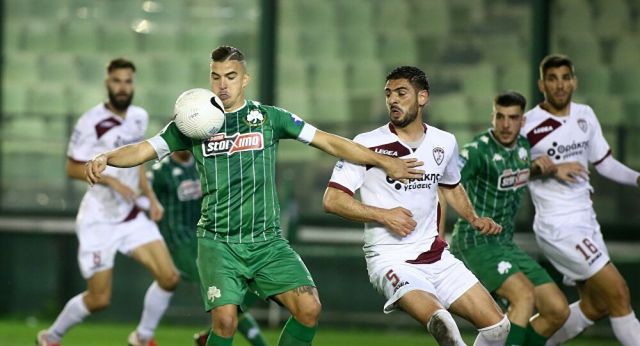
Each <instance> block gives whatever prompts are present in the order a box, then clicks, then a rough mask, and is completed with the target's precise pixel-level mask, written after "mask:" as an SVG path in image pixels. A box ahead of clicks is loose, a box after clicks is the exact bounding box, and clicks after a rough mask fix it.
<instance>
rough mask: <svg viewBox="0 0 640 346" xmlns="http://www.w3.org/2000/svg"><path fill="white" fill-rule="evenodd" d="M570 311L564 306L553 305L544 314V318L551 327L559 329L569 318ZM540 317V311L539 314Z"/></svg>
mask: <svg viewBox="0 0 640 346" xmlns="http://www.w3.org/2000/svg"><path fill="white" fill-rule="evenodd" d="M570 313H571V310H570V309H569V306H568V305H567V304H566V303H565V304H558V305H553V306H552V307H551V308H550V309H549V310H548V311H546V312H545V313H544V316H545V318H546V319H547V320H548V321H549V324H551V325H552V326H553V327H556V328H560V327H562V325H563V324H564V322H565V321H566V320H567V318H569V314H570ZM540 314H541V315H542V311H541V312H540Z"/></svg>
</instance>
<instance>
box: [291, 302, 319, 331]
mask: <svg viewBox="0 0 640 346" xmlns="http://www.w3.org/2000/svg"><path fill="white" fill-rule="evenodd" d="M321 312H322V304H320V301H318V300H315V301H313V302H311V303H307V304H305V305H304V306H302V307H299V308H298V309H297V311H295V312H294V313H293V316H294V317H295V319H296V320H297V321H298V322H300V323H302V324H304V325H306V326H315V325H316V324H318V320H319V319H320V313H321Z"/></svg>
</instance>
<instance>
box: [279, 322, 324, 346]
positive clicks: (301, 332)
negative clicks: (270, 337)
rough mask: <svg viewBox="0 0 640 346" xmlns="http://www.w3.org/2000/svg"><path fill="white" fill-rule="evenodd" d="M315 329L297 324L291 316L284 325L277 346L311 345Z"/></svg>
mask: <svg viewBox="0 0 640 346" xmlns="http://www.w3.org/2000/svg"><path fill="white" fill-rule="evenodd" d="M316 328H317V327H307V326H305V325H303V324H301V323H300V322H298V321H297V320H296V319H295V318H293V316H291V317H289V320H288V321H287V323H286V324H285V325H284V328H283V329H282V333H280V338H279V339H278V346H307V345H311V341H313V337H314V336H315V335H316Z"/></svg>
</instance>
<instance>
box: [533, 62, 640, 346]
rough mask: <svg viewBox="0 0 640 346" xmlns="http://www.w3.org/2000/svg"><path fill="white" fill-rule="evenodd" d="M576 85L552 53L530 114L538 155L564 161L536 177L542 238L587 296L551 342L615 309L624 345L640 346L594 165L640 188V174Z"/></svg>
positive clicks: (537, 227)
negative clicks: (602, 218) (605, 232)
mask: <svg viewBox="0 0 640 346" xmlns="http://www.w3.org/2000/svg"><path fill="white" fill-rule="evenodd" d="M576 86H577V79H576V76H575V72H574V67H573V63H572V62H571V60H570V59H569V58H568V57H567V56H564V55H549V56H547V57H545V58H544V59H543V60H542V62H541V63H540V79H539V81H538V87H539V89H540V92H542V93H543V94H544V101H543V102H542V103H541V104H539V105H537V106H536V107H534V108H533V109H531V110H530V111H528V112H527V113H526V114H525V124H524V127H523V129H522V134H524V135H526V136H527V139H528V141H529V143H530V145H531V157H532V158H533V159H537V158H539V157H543V156H548V157H549V158H550V159H551V161H553V163H554V164H555V165H556V166H557V173H556V174H555V177H549V178H546V179H535V180H532V181H531V183H530V184H529V190H530V192H531V197H532V199H533V204H534V206H535V210H536V212H535V218H534V224H533V229H534V231H535V234H536V241H537V242H538V245H539V246H540V249H541V250H542V252H543V253H544V254H545V255H546V256H547V258H548V259H549V261H550V262H551V263H552V264H553V266H554V267H555V268H556V269H558V271H559V272H560V273H562V274H563V275H564V281H565V283H567V284H574V285H577V288H578V293H579V295H580V300H579V301H577V302H575V303H573V304H571V306H570V308H571V314H570V316H569V318H568V319H567V321H566V323H565V324H564V326H563V327H562V328H561V329H560V330H559V331H558V332H557V333H556V334H554V335H553V336H552V337H551V338H550V339H549V344H553V345H555V344H558V343H562V342H564V341H566V340H568V339H570V338H572V337H574V336H576V335H577V334H579V333H580V332H581V331H582V330H584V329H585V328H586V327H588V326H590V325H592V324H593V321H597V320H599V319H601V318H603V317H605V316H607V315H609V317H610V320H611V326H612V328H613V332H614V334H615V336H616V338H617V339H618V340H619V341H620V342H621V343H622V344H623V345H640V322H638V319H637V318H636V316H635V314H634V312H633V310H632V308H631V303H630V296H629V289H628V287H627V284H626V282H625V280H624V278H623V277H622V275H620V273H619V272H618V269H616V267H615V266H614V265H613V263H611V260H610V258H609V253H608V251H607V247H606V245H605V243H604V240H603V237H602V232H601V231H600V225H599V224H598V221H597V220H596V214H595V212H594V210H593V206H592V202H591V194H592V193H593V187H592V186H591V184H590V183H589V176H588V170H587V167H588V165H589V163H592V164H593V165H594V167H595V168H596V170H597V171H598V173H600V174H601V175H603V176H604V177H606V178H608V179H611V180H613V181H615V182H618V183H620V184H624V185H629V186H634V187H638V186H639V185H640V173H638V172H636V171H633V170H632V169H630V168H628V167H627V166H625V165H623V164H622V163H620V162H619V161H617V160H616V159H614V158H613V156H612V155H611V149H610V147H609V144H608V143H607V141H606V139H605V138H604V136H603V135H602V129H601V127H600V123H599V122H598V119H597V117H596V115H595V113H594V112H593V110H592V109H591V107H589V106H587V105H584V104H578V103H574V102H571V97H572V95H573V92H574V91H575V89H576Z"/></svg>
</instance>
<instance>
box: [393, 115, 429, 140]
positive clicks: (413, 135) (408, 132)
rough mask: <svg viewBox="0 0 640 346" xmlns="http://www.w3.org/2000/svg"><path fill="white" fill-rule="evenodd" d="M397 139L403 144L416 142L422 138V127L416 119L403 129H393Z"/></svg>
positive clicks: (420, 122)
mask: <svg viewBox="0 0 640 346" xmlns="http://www.w3.org/2000/svg"><path fill="white" fill-rule="evenodd" d="M395 130H396V133H397V134H398V137H399V138H400V139H402V140H403V141H405V142H417V141H420V140H421V139H422V137H424V125H423V124H422V121H418V118H416V120H415V121H414V122H412V123H411V124H409V125H407V126H405V127H395Z"/></svg>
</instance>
